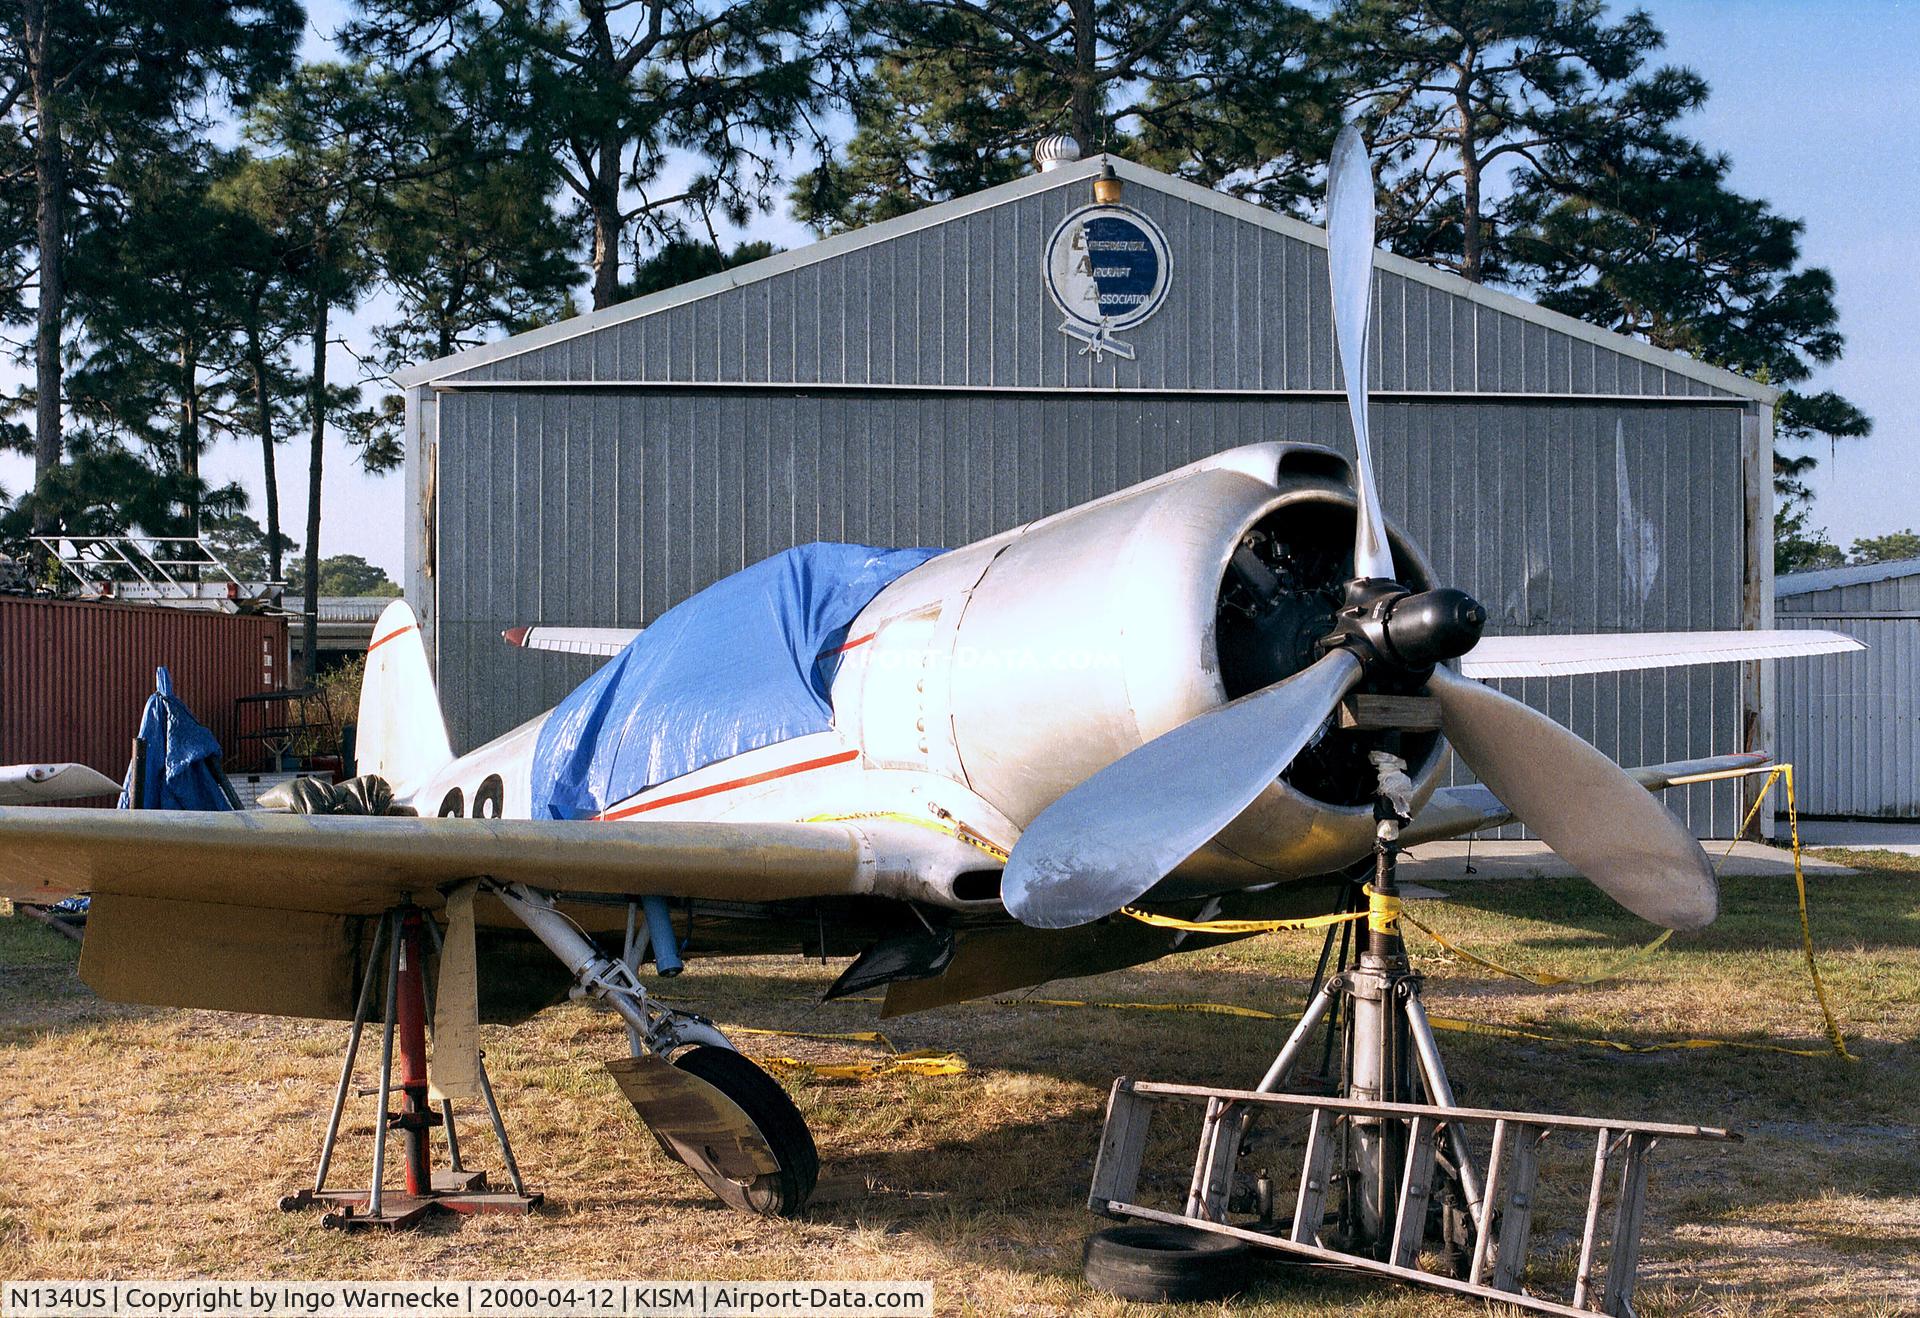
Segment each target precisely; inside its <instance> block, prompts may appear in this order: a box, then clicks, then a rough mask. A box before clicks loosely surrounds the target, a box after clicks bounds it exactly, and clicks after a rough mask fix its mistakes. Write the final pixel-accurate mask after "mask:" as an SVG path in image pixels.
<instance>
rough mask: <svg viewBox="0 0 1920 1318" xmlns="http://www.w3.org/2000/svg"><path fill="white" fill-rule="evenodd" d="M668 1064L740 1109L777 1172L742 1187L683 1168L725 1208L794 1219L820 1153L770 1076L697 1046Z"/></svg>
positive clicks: (724, 1052)
mask: <svg viewBox="0 0 1920 1318" xmlns="http://www.w3.org/2000/svg"><path fill="white" fill-rule="evenodd" d="M672 1060H673V1064H674V1065H675V1066H677V1067H679V1068H680V1069H681V1070H683V1071H685V1072H687V1073H688V1074H689V1075H694V1076H698V1077H699V1078H700V1079H702V1080H704V1081H706V1082H707V1083H708V1084H710V1085H712V1086H713V1087H714V1088H715V1089H718V1090H719V1091H720V1092H721V1093H723V1094H725V1095H726V1096H727V1097H728V1098H730V1099H732V1100H733V1101H734V1102H735V1103H738V1104H739V1105H740V1110H741V1111H742V1112H744V1113H746V1114H747V1118H748V1119H749V1120H750V1121H752V1122H753V1124H754V1125H755V1126H757V1127H758V1128H759V1130H760V1134H761V1137H762V1138H764V1139H765V1140H766V1141H767V1146H768V1147H769V1148H770V1149H772V1150H773V1156H774V1159H775V1161H777V1162H778V1163H779V1164H780V1167H779V1169H778V1170H777V1171H771V1172H767V1173H765V1174H763V1175H761V1176H757V1177H755V1178H754V1179H753V1180H752V1181H751V1182H749V1183H747V1184H744V1185H743V1184H741V1183H740V1182H738V1181H734V1180H729V1179H728V1178H727V1177H725V1176H722V1175H721V1174H720V1173H719V1172H718V1171H717V1170H715V1169H711V1168H703V1167H700V1166H699V1165H697V1164H694V1163H689V1164H688V1168H689V1170H691V1171H692V1172H693V1174H694V1175H695V1176H698V1177H699V1178H700V1179H701V1180H702V1181H703V1182H705V1183H706V1186H707V1188H708V1189H709V1190H712V1191H713V1192H714V1193H715V1194H717V1195H719V1196H720V1198H721V1199H722V1200H723V1201H725V1202H726V1204H727V1206H728V1207H730V1208H737V1209H739V1210H740V1211H741V1212H744V1213H758V1214H759V1215H760V1216H762V1217H796V1216H798V1215H799V1214H800V1212H801V1211H802V1210H804V1209H805V1208H806V1206H807V1200H808V1199H809V1198H810V1197H811V1196H812V1194H813V1187H814V1183H815V1182H816V1181H818V1180H819V1178H820V1154H819V1152H818V1151H817V1150H816V1149H815V1148H814V1145H813V1135H812V1134H811V1133H810V1132H809V1131H808V1130H807V1123H806V1120H805V1119H804V1118H803V1117H801V1115H800V1109H798V1108H796V1107H795V1106H794V1105H793V1100H792V1099H791V1098H788V1097H787V1091H786V1090H784V1089H782V1088H781V1087H780V1083H779V1082H778V1081H777V1080H775V1079H774V1078H773V1077H772V1076H770V1075H768V1074H767V1073H766V1072H765V1071H762V1070H761V1069H760V1068H759V1067H757V1066H755V1065H754V1064H753V1063H752V1062H750V1061H748V1060H747V1059H746V1058H744V1057H742V1056H741V1055H740V1054H739V1053H736V1052H734V1051H733V1050H731V1049H729V1048H717V1047H714V1046H713V1045H711V1044H700V1045H698V1046H696V1047H693V1048H687V1049H684V1050H682V1051H680V1052H678V1053H675V1054H674V1056H673V1059H672Z"/></svg>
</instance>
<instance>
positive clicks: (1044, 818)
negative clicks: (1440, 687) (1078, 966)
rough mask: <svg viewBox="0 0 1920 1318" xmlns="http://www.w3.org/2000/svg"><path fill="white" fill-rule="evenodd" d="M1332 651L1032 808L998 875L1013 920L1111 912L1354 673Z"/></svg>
mask: <svg viewBox="0 0 1920 1318" xmlns="http://www.w3.org/2000/svg"><path fill="white" fill-rule="evenodd" d="M1360 674H1361V668H1360V661H1359V660H1357V659H1355V658H1354V657H1353V655H1352V654H1350V653H1348V652H1347V651H1345V650H1335V651H1333V652H1332V653H1330V654H1328V655H1327V656H1326V657H1324V658H1322V659H1321V660H1320V661H1319V662H1317V663H1315V664H1314V665H1313V666H1312V667H1310V668H1306V669H1303V670H1302V671H1300V672H1298V673H1295V674H1294V675H1293V676H1292V677H1289V678H1288V679H1286V680H1285V681H1284V682H1276V683H1275V684H1274V685H1272V686H1270V687H1267V688H1265V689H1264V690H1261V691H1256V692H1254V693H1253V694H1252V695H1250V696H1242V697H1241V698H1240V699H1238V700H1236V701H1234V702H1232V703H1231V704H1227V705H1222V706H1221V707H1220V708H1218V709H1215V710H1209V711H1208V712H1207V713H1205V714H1202V715H1201V716H1200V717H1199V718H1196V719H1193V720H1191V721H1190V722H1187V723H1183V724H1181V725H1180V726H1179V727H1177V728H1175V729H1174V730H1173V731H1171V732H1169V733H1166V734H1165V735H1163V736H1160V737H1156V738H1154V739H1153V740H1152V741H1150V742H1148V743H1147V744H1146V745H1144V746H1142V747H1141V748H1140V749H1138V750H1136V751H1133V752H1132V753H1130V754H1128V755H1125V756H1122V757H1121V758H1120V759H1118V760H1115V761H1114V762H1113V763H1112V764H1109V765H1108V766H1107V767H1106V768H1104V769H1102V770H1101V771H1100V772H1099V773H1096V774H1095V775H1093V777H1091V778H1089V779H1087V781H1085V782H1084V783H1081V784H1080V785H1079V786H1078V787H1076V788H1074V789H1073V790H1072V791H1070V792H1068V793H1067V794H1066V795H1065V796H1062V797H1061V798H1060V799H1059V800H1057V801H1055V802H1054V803H1053V804H1052V805H1050V806H1048V807H1047V808H1046V809H1045V810H1042V811H1041V812H1040V816H1039V818H1037V819H1035V820H1034V821H1033V824H1032V826H1031V827H1029V828H1028V829H1027V831H1026V832H1025V833H1024V834H1022V835H1021V838H1020V840H1019V841H1018V842H1017V843H1015V844H1014V848H1013V854H1012V855H1011V856H1010V857H1008V859H1007V868H1006V873H1005V875H1004V877H1003V878H1002V880H1001V889H1000V891H1001V896H1002V898H1003V899H1004V900H1005V901H1006V904H1007V909H1008V910H1009V911H1011V912H1012V913H1013V914H1014V915H1015V916H1016V917H1017V918H1018V919H1019V920H1020V921H1021V922H1022V923H1023V924H1028V925H1032V926H1034V927H1035V928H1039V929H1067V928H1071V927H1072V926H1074V925H1077V924H1085V923H1087V922H1088V921H1089V920H1097V919H1099V918H1100V917H1101V916H1103V915H1111V914H1113V913H1114V912H1115V911H1117V910H1119V909H1120V908H1121V907H1122V906H1125V905H1126V904H1127V903H1128V902H1130V901H1133V900H1134V899H1135V898H1136V897H1138V896H1140V894H1142V893H1144V892H1146V891H1147V889H1149V888H1151V887H1153V885H1154V884H1156V883H1158V882H1160V880H1161V879H1163V878H1165V877H1166V876H1167V875H1168V874H1169V873H1171V872H1172V871H1173V868H1174V867H1175V866H1176V865H1178V864H1180V862H1181V861H1183V860H1185V859H1186V858H1187V857H1188V856H1191V855H1192V854H1193V853H1194V852H1196V851H1198V850H1199V849H1200V848H1201V847H1203V846H1205V845H1206V843H1207V842H1208V841H1209V840H1210V839H1211V838H1212V837H1213V836H1214V835H1215V834H1216V833H1218V832H1219V831H1220V830H1221V829H1223V828H1225V827H1226V826H1227V825H1228V824H1229V823H1231V822H1232V821H1233V819H1234V817H1235V816H1237V815H1238V814H1239V813H1240V812H1241V811H1242V810H1245V809H1246V808H1247V807H1248V806H1249V805H1251V804H1252V803H1253V800H1254V798H1255V797H1257V796H1259V795H1260V793H1261V792H1262V791H1264V790H1265V789H1266V786H1267V784H1268V783H1271V782H1272V781H1273V780H1274V779H1275V778H1277V777H1279V776H1280V773H1281V771H1282V770H1283V769H1285V768H1286V767H1287V766H1288V765H1289V764H1291V763H1293V757H1294V756H1296V755H1298V754H1299V753H1300V752H1301V750H1302V749H1304V748H1305V747H1306V745H1307V743H1308V742H1310V741H1312V740H1313V735H1314V733H1315V732H1317V731H1319V729H1320V726H1321V725H1322V724H1323V723H1325V722H1326V721H1327V718H1328V716H1329V715H1331V714H1332V713H1333V711H1334V708H1335V707H1336V706H1337V705H1339V703H1340V699H1341V697H1342V696H1344V695H1346V694H1347V692H1348V691H1350V690H1352V689H1353V687H1354V685H1355V684H1356V683H1358V682H1359V680H1360Z"/></svg>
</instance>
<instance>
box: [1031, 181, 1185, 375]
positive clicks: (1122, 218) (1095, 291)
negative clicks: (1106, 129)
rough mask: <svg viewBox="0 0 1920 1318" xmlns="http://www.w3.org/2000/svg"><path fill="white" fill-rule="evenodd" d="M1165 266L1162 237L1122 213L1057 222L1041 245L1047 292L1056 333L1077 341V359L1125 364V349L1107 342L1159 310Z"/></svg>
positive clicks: (1128, 351)
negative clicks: (1057, 318)
mask: <svg viewBox="0 0 1920 1318" xmlns="http://www.w3.org/2000/svg"><path fill="white" fill-rule="evenodd" d="M1171 266H1172V258H1171V256H1170V254H1169V253H1168V251H1167V239H1166V235H1165V234H1163V233H1161V232H1160V228H1159V226H1158V225H1156V224H1155V223H1154V222H1153V221H1152V220H1150V219H1148V218H1147V217H1146V216H1144V215H1142V214H1141V213H1140V212H1139V211H1136V210H1133V209H1131V208H1130V207H1126V206H1087V207H1084V208H1082V209H1080V210H1077V211H1075V212H1074V213H1073V214H1071V215H1069V216H1067V218H1066V219H1064V220H1062V221H1061V222H1060V227H1059V228H1057V229H1055V230H1054V231H1053V237H1051V238H1049V239H1048V240H1047V292H1049V293H1050V294H1052V295H1053V300H1054V302H1055V303H1056V304H1057V305H1058V306H1059V308H1060V310H1062V311H1064V312H1066V313H1067V318H1066V320H1065V321H1064V322H1062V323H1061V326H1060V332H1061V333H1062V334H1065V335H1066V336H1067V337H1069V338H1073V339H1078V340H1079V341H1080V342H1081V344H1082V345H1083V346H1082V347H1081V349H1080V353H1081V355H1082V356H1085V355H1086V354H1088V353H1092V354H1093V359H1094V360H1095V361H1101V360H1103V359H1104V358H1105V355H1106V354H1107V353H1113V354H1114V355H1115V356H1117V357H1125V358H1126V359H1127V360H1128V361H1132V360H1133V345H1132V344H1130V343H1122V342H1121V341H1120V340H1119V339H1116V338H1115V337H1114V334H1115V333H1116V332H1118V331H1121V330H1127V329H1131V328H1133V327H1134V326H1135V325H1138V324H1140V322H1142V321H1144V320H1145V319H1146V318H1147V317H1148V316H1151V315H1152V314H1153V313H1154V312H1156V311H1158V310H1159V309H1160V303H1161V302H1162V301H1164V300H1165V299H1166V296H1167V276H1168V274H1169V272H1170V270H1171Z"/></svg>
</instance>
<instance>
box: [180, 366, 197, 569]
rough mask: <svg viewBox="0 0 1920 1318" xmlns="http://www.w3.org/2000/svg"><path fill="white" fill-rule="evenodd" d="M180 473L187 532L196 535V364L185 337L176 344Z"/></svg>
mask: <svg viewBox="0 0 1920 1318" xmlns="http://www.w3.org/2000/svg"><path fill="white" fill-rule="evenodd" d="M179 443H180V474H181V475H183V476H185V477H186V478H187V486H186V490H185V496H186V498H185V502H186V528H185V533H186V534H187V535H195V536H197V535H199V534H200V489H199V482H200V363H199V361H198V360H196V357H195V353H194V351H193V346H192V344H191V343H190V342H188V341H187V340H184V339H183V340H182V341H181V343H180V440H179Z"/></svg>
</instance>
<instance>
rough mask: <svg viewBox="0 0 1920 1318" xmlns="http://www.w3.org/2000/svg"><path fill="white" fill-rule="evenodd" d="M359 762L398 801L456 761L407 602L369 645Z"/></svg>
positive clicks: (395, 607)
mask: <svg viewBox="0 0 1920 1318" xmlns="http://www.w3.org/2000/svg"><path fill="white" fill-rule="evenodd" d="M357 758H358V759H359V771H360V772H361V773H377V774H379V775H380V776H381V777H382V778H385V779H386V780H387V781H388V782H389V783H390V784H392V786H393V792H394V795H395V796H398V797H406V796H409V795H411V794H412V793H414V792H417V791H419V790H420V788H422V787H424V786H426V784H427V780H428V779H430V778H431V777H433V775H434V774H436V773H438V772H439V771H440V770H441V769H443V768H445V767H446V766H447V765H448V764H449V763H451V762H452V760H453V747H452V746H450V745H449V744H448V743H447V722H446V719H445V718H444V717H443V716H442V715H441V713H440V696H439V694H438V693H437V692H436V691H435V690H434V688H433V673H432V671H431V670H430V669H429V668H428V667H427V647H426V646H425V645H423V644H421V641H420V622H419V620H418V619H417V618H415V617H414V616H413V610H412V609H410V608H408V607H407V602H406V601H405V600H395V601H394V602H393V603H391V604H389V605H388V606H387V610H386V612H385V613H382V614H381V615H380V621H379V622H377V623H375V624H374V628H373V643H372V644H370V645H369V646H367V675H366V677H365V679H364V680H363V681H362V682H361V684H360V727H359V735H358V756H357Z"/></svg>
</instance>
